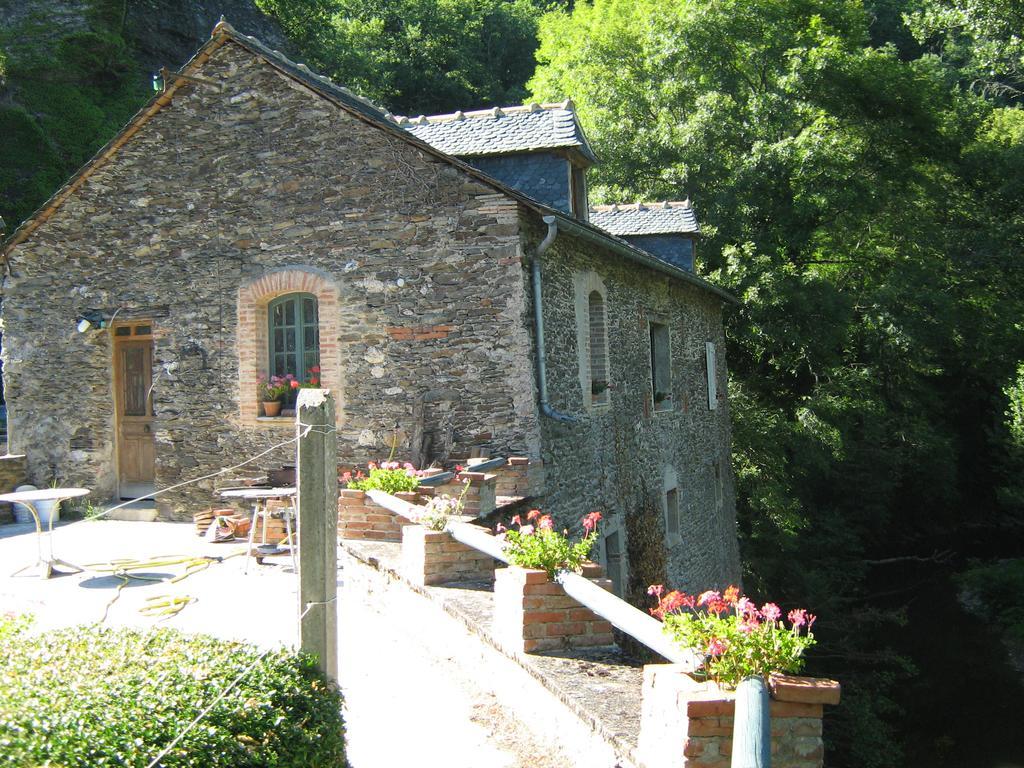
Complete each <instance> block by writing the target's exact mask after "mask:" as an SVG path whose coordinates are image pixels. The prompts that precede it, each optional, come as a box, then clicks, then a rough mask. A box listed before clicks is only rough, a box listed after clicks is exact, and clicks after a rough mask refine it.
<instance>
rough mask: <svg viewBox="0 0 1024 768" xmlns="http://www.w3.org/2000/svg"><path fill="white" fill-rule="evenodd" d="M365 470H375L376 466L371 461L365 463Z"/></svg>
mask: <svg viewBox="0 0 1024 768" xmlns="http://www.w3.org/2000/svg"><path fill="white" fill-rule="evenodd" d="M366 468H367V469H376V468H377V464H376V463H375V462H373V461H370V462H367V463H366Z"/></svg>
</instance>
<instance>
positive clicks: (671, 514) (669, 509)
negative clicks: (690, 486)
mask: <svg viewBox="0 0 1024 768" xmlns="http://www.w3.org/2000/svg"><path fill="white" fill-rule="evenodd" d="M665 529H666V530H667V531H668V534H669V535H670V536H678V535H679V491H678V490H677V489H675V488H673V489H671V490H670V491H668V492H667V493H666V494H665Z"/></svg>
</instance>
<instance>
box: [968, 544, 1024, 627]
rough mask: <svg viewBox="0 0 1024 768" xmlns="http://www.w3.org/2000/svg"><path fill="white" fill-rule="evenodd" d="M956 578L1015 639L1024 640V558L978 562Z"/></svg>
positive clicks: (985, 611) (986, 612) (987, 613)
mask: <svg viewBox="0 0 1024 768" xmlns="http://www.w3.org/2000/svg"><path fill="white" fill-rule="evenodd" d="M957 580H958V582H959V583H960V585H961V586H962V587H963V588H965V589H966V590H967V592H968V593H969V595H970V597H971V598H976V599H979V600H980V601H981V602H982V604H983V611H984V613H985V614H986V615H988V616H991V617H993V618H994V620H995V622H996V623H997V624H998V625H999V626H1000V627H1001V628H1002V629H1003V631H1004V632H1006V634H1007V635H1008V636H1009V637H1010V638H1011V639H1012V640H1013V641H1014V642H1016V643H1024V559H1017V560H1001V561H999V562H996V563H990V564H987V565H976V566H974V567H972V568H970V569H968V570H967V571H965V572H964V573H962V574H960V575H959V577H958V579H957Z"/></svg>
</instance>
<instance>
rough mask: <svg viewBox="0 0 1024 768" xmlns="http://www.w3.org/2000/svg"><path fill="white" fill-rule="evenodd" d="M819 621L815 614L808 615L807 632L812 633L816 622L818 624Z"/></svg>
mask: <svg viewBox="0 0 1024 768" xmlns="http://www.w3.org/2000/svg"><path fill="white" fill-rule="evenodd" d="M817 620H818V617H817V616H815V615H814V614H813V613H808V614H807V631H808V632H810V631H811V627H813V626H814V622H816V621H817Z"/></svg>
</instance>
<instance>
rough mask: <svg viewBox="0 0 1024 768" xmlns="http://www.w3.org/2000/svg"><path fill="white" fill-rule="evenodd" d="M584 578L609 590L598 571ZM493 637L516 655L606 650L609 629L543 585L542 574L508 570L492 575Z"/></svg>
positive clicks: (560, 592) (544, 575) (547, 583)
mask: <svg viewBox="0 0 1024 768" xmlns="http://www.w3.org/2000/svg"><path fill="white" fill-rule="evenodd" d="M584 575H585V576H587V577H588V578H590V579H591V581H593V582H594V583H595V584H597V585H598V586H600V587H602V588H604V589H606V590H608V591H609V592H610V591H611V589H612V582H611V579H605V578H599V576H600V575H601V569H600V566H593V567H592V568H591V569H588V570H585V571H584ZM494 634H495V637H496V638H497V640H498V642H499V643H501V644H502V645H503V646H505V647H506V648H508V649H510V650H514V651H518V652H520V653H530V652H533V651H551V650H558V649H561V648H584V647H589V646H595V645H611V644H612V643H614V642H615V640H614V638H613V636H612V625H611V624H610V623H609V622H607V621H605V620H604V619H602V618H601V617H600V616H598V615H597V614H595V613H593V612H592V611H591V610H590V609H589V608H584V607H583V606H582V605H580V604H579V603H578V602H576V600H574V599H573V598H571V597H569V596H568V595H567V594H565V590H564V589H562V585H561V584H557V583H555V582H553V581H548V575H547V573H545V572H544V571H539V570H533V569H530V568H520V567H518V566H515V565H510V566H509V567H508V568H499V569H498V570H496V571H495V572H494Z"/></svg>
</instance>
